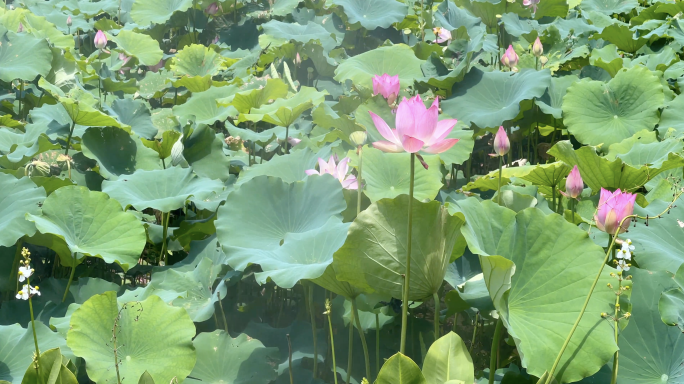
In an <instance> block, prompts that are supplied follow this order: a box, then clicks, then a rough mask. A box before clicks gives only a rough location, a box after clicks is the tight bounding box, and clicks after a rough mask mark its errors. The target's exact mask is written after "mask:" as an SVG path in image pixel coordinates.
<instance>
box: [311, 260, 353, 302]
mask: <svg viewBox="0 0 684 384" xmlns="http://www.w3.org/2000/svg"><path fill="white" fill-rule="evenodd" d="M311 281H313V282H314V283H316V284H318V285H319V286H321V287H323V288H325V289H327V290H328V291H330V292H334V293H335V294H337V295H340V296H342V297H344V298H345V299H348V300H351V299H353V298H356V297H357V296H359V295H360V294H362V293H363V290H361V289H358V288H356V287H355V286H353V285H351V284H349V283H347V282H346V281H340V280H337V273H336V272H335V267H334V266H333V265H332V264H330V265H329V266H328V268H326V269H325V272H324V273H323V274H322V275H321V276H319V277H317V278H315V279H311Z"/></svg>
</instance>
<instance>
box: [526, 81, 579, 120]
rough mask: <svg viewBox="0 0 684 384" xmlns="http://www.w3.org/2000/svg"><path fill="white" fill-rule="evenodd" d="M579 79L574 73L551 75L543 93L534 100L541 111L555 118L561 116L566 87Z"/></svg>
mask: <svg viewBox="0 0 684 384" xmlns="http://www.w3.org/2000/svg"><path fill="white" fill-rule="evenodd" d="M577 81H579V78H578V77H577V76H575V75H567V76H561V77H552V78H551V83H550V84H549V88H547V89H546V92H544V95H542V97H540V98H539V99H536V100H535V101H534V102H535V104H537V105H538V106H539V109H541V111H542V112H544V113H546V114H547V115H551V116H553V117H554V118H556V119H560V118H562V117H563V116H562V114H563V111H562V110H561V107H562V106H563V97H564V96H565V93H566V92H567V90H568V87H569V86H570V85H571V84H573V83H575V82H577Z"/></svg>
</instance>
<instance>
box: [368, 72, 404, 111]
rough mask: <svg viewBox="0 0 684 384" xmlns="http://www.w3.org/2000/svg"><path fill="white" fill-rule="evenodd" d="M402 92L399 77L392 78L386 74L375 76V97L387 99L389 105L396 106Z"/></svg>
mask: <svg viewBox="0 0 684 384" xmlns="http://www.w3.org/2000/svg"><path fill="white" fill-rule="evenodd" d="M400 90H401V85H400V84H399V75H395V76H390V75H388V74H386V73H385V74H383V75H382V76H378V75H375V76H373V95H377V94H380V95H382V96H383V97H384V98H385V99H387V104H390V105H391V104H394V102H395V101H396V100H397V96H399V91H400Z"/></svg>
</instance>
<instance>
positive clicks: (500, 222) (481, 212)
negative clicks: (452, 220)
mask: <svg viewBox="0 0 684 384" xmlns="http://www.w3.org/2000/svg"><path fill="white" fill-rule="evenodd" d="M448 209H449V213H450V214H452V215H453V214H456V213H460V214H462V215H464V217H465V220H466V224H465V225H464V226H463V227H462V228H461V234H462V235H463V237H464V238H465V240H466V242H467V243H468V249H470V251H471V252H472V253H474V254H476V255H481V256H490V255H496V250H495V249H494V248H493V247H494V246H495V245H496V244H498V243H499V240H500V239H501V237H502V236H503V233H504V231H505V230H506V228H508V227H509V226H511V225H512V224H513V223H514V220H515V212H513V211H512V210H510V209H508V208H504V207H502V206H500V205H498V204H496V203H494V202H492V201H491V200H486V201H483V202H482V203H480V202H479V201H478V200H477V199H476V198H474V197H471V198H467V199H465V200H460V201H456V202H453V203H450V204H449V206H448ZM492 217H496V220H491V218H492Z"/></svg>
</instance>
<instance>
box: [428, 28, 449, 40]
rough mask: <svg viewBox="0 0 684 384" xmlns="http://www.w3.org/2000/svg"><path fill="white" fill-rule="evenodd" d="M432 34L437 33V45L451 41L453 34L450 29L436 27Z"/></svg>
mask: <svg viewBox="0 0 684 384" xmlns="http://www.w3.org/2000/svg"><path fill="white" fill-rule="evenodd" d="M432 32H434V33H435V43H437V44H439V43H443V42H445V41H449V40H451V32H450V31H449V30H448V29H445V28H442V27H435V28H432Z"/></svg>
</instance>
